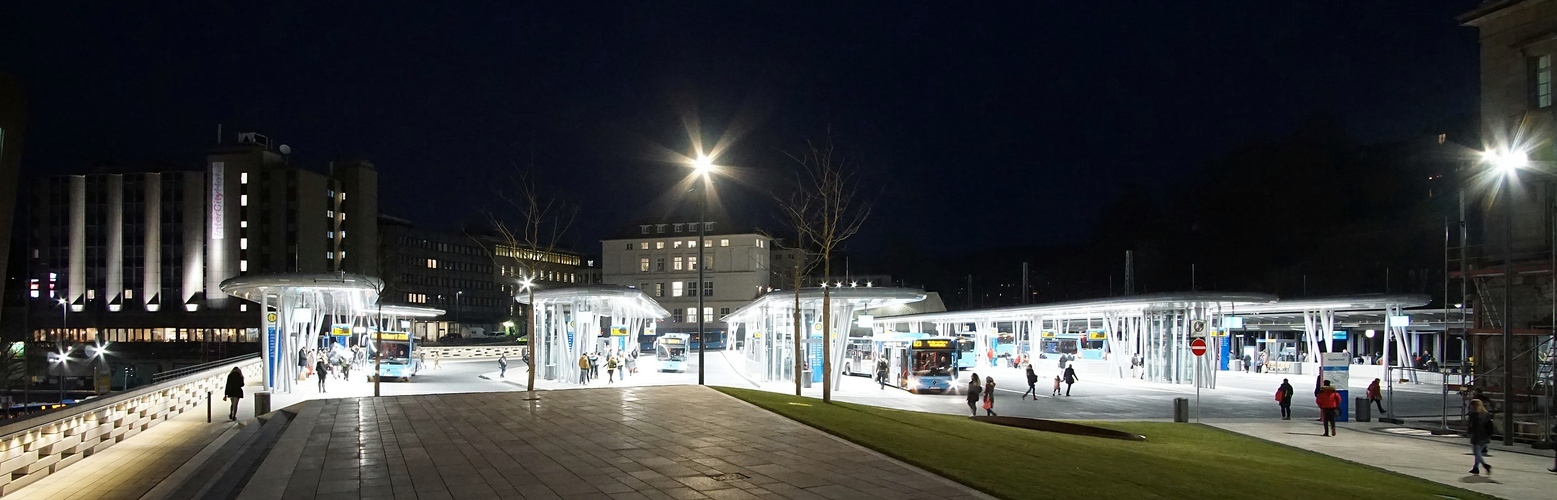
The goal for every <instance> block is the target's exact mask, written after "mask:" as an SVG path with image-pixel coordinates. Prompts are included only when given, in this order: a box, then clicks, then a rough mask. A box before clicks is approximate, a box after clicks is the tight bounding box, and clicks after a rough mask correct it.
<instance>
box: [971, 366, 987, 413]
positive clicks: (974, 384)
mask: <svg viewBox="0 0 1557 500" xmlns="http://www.w3.org/2000/svg"><path fill="white" fill-rule="evenodd" d="M983 383H984V380H983V379H980V378H979V374H977V373H975V374H973V378H971V379H968V410H969V411H972V412H973V415H974V416H978V414H979V402H980V401H983V397H982V396H983V395H984V385H983Z"/></svg>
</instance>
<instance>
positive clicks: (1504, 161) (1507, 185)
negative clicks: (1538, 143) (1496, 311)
mask: <svg viewBox="0 0 1557 500" xmlns="http://www.w3.org/2000/svg"><path fill="white" fill-rule="evenodd" d="M1484 158H1485V159H1486V160H1487V161H1488V162H1490V163H1491V164H1492V166H1493V167H1495V168H1497V169H1498V171H1499V174H1500V175H1501V179H1499V182H1500V183H1501V186H1500V188H1501V191H1502V194H1503V197H1504V201H1503V444H1504V445H1505V446H1512V445H1513V444H1514V408H1513V405H1514V313H1513V310H1514V300H1513V297H1514V199H1513V195H1514V193H1513V191H1512V190H1511V186H1512V182H1511V179H1512V178H1513V176H1514V175H1516V173H1517V172H1518V169H1519V168H1520V167H1523V166H1525V165H1527V164H1529V163H1530V160H1529V157H1527V156H1525V153H1524V152H1521V151H1503V152H1498V151H1488V152H1487V153H1485V154H1484Z"/></svg>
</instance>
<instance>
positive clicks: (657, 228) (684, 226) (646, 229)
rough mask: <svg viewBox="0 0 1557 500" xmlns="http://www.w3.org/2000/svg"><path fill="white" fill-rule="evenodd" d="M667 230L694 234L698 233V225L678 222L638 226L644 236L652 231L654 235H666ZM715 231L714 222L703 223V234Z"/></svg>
mask: <svg viewBox="0 0 1557 500" xmlns="http://www.w3.org/2000/svg"><path fill="white" fill-rule="evenodd" d="M667 228H674V229H675V232H678V233H680V232H693V233H695V232H697V223H696V222H677V223H674V224H640V225H638V229H639V230H641V231H642V232H643V234H649V233H650V230H651V229H652V230H653V232H654V233H659V234H664V233H665V229H667ZM713 230H714V223H712V222H704V223H703V232H705V233H706V232H708V231H713Z"/></svg>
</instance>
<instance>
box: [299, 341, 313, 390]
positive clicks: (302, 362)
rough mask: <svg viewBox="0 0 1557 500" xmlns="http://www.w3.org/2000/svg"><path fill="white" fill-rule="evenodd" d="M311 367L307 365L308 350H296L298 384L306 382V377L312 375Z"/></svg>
mask: <svg viewBox="0 0 1557 500" xmlns="http://www.w3.org/2000/svg"><path fill="white" fill-rule="evenodd" d="M312 366H313V365H310V364H308V349H298V350H297V381H298V382H302V381H304V380H308V376H309V375H313V374H314V371H313V369H312V368H311V367H312Z"/></svg>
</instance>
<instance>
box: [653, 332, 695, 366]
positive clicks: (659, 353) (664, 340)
mask: <svg viewBox="0 0 1557 500" xmlns="http://www.w3.org/2000/svg"><path fill="white" fill-rule="evenodd" d="M689 337H690V336H689V335H687V334H685V333H667V334H664V335H661V336H660V337H659V338H657V339H655V340H654V359H655V360H656V361H659V364H660V371H662V372H666V371H669V372H684V371H686V370H687V346H688V345H689V341H688V338H689Z"/></svg>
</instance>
